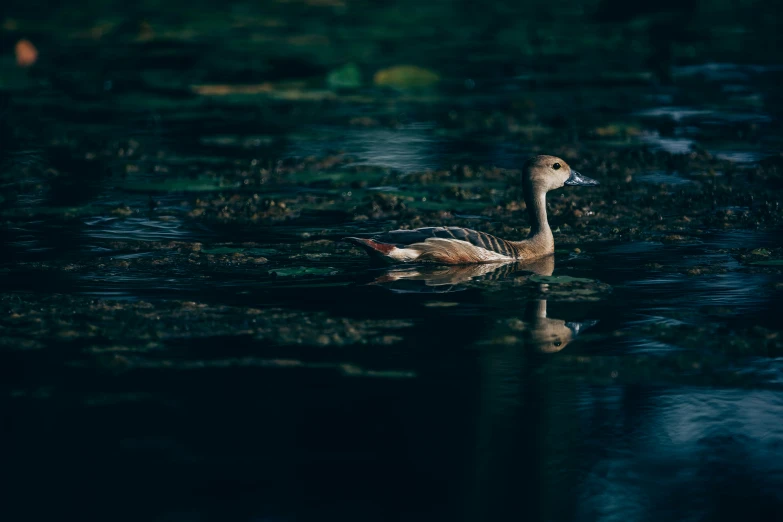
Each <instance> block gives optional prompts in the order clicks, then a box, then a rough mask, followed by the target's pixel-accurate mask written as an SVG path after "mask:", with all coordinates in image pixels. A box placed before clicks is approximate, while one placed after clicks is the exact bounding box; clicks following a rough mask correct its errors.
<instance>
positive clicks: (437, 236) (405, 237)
mask: <svg viewBox="0 0 783 522" xmlns="http://www.w3.org/2000/svg"><path fill="white" fill-rule="evenodd" d="M373 239H374V240H375V241H377V242H379V243H386V244H390V245H395V246H397V247H398V248H404V247H406V246H410V245H414V244H417V243H424V242H426V241H427V240H436V241H438V242H439V243H441V244H444V243H443V242H442V241H441V240H443V241H446V242H448V241H465V242H467V243H470V244H471V245H473V246H475V247H478V248H483V249H484V250H488V251H490V252H494V253H496V254H500V255H502V256H506V257H509V258H516V257H517V249H516V248H515V247H514V245H512V244H511V243H510V242H509V241H506V240H505V239H500V238H499V237H495V236H493V235H491V234H487V233H486V232H479V231H477V230H471V229H469V228H461V227H425V228H416V229H413V230H393V231H391V232H385V233H383V234H378V235H376V236H374V237H373Z"/></svg>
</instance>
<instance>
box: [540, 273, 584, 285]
mask: <svg viewBox="0 0 783 522" xmlns="http://www.w3.org/2000/svg"><path fill="white" fill-rule="evenodd" d="M529 280H530V281H533V282H534V283H547V284H563V283H596V282H597V281H595V280H593V279H587V278H584V277H571V276H543V275H537V274H534V275H531V276H530V277H529Z"/></svg>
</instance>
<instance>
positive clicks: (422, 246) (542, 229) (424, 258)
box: [345, 156, 598, 265]
mask: <svg viewBox="0 0 783 522" xmlns="http://www.w3.org/2000/svg"><path fill="white" fill-rule="evenodd" d="M597 184H598V182H597V181H595V180H593V179H590V178H587V177H585V176H582V175H581V174H579V173H578V172H576V171H575V170H572V169H571V167H569V166H568V164H567V163H566V162H565V161H564V160H562V159H560V158H557V157H555V156H535V157H533V158H531V159H530V160H528V161H527V162H526V163H525V166H524V168H523V169H522V185H523V188H524V191H525V203H526V205H527V211H528V215H529V216H530V225H531V228H530V235H529V236H528V237H527V238H526V239H524V240H522V241H507V240H505V239H501V238H498V237H495V236H492V235H490V234H487V233H485V232H479V231H476V230H470V229H467V228H460V227H426V228H417V229H415V230H394V231H391V232H386V233H383V234H377V235H374V236H373V237H372V238H369V239H368V238H357V237H347V238H345V241H348V242H351V243H353V244H355V245H358V246H360V247H362V248H363V249H364V250H365V251H367V253H368V254H369V255H370V257H371V258H373V259H376V260H381V261H384V262H387V263H411V262H416V263H439V264H447V265H460V264H473V263H497V262H504V261H506V262H507V261H512V260H529V259H535V258H538V257H542V256H546V255H549V254H553V253H554V251H555V242H554V238H553V237H552V231H551V229H550V228H549V223H548V221H547V217H546V193H547V192H549V191H550V190H555V189H558V188H560V187H562V186H564V185H597Z"/></svg>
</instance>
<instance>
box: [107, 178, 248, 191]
mask: <svg viewBox="0 0 783 522" xmlns="http://www.w3.org/2000/svg"><path fill="white" fill-rule="evenodd" d="M238 187H239V184H238V183H231V184H226V183H222V182H221V181H220V180H217V179H200V178H195V179H188V178H172V179H163V180H160V181H153V180H150V181H135V182H129V183H124V184H122V185H120V188H121V189H123V190H126V191H128V192H218V191H221V190H225V189H232V188H238Z"/></svg>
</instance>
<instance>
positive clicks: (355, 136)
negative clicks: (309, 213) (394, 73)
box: [288, 122, 530, 173]
mask: <svg viewBox="0 0 783 522" xmlns="http://www.w3.org/2000/svg"><path fill="white" fill-rule="evenodd" d="M311 130H312V131H313V133H314V135H316V136H317V137H318V138H317V139H316V138H313V139H299V140H293V141H292V142H291V148H290V150H289V151H288V155H289V156H298V155H302V156H322V155H324V154H328V153H330V151H331V152H333V151H339V152H341V153H344V154H346V155H348V156H350V157H352V158H356V162H355V163H354V164H355V165H371V166H374V167H384V168H389V169H393V170H397V171H400V172H403V173H410V172H421V171H426V170H435V169H444V168H450V167H451V166H452V165H454V164H457V165H460V164H466V163H467V164H484V165H493V166H497V167H501V168H519V166H520V165H521V164H522V163H523V162H524V161H525V160H526V159H527V157H528V153H529V152H530V151H529V150H521V149H520V147H519V144H518V143H516V142H514V141H512V140H489V141H482V140H481V139H474V138H465V137H463V138H455V137H453V136H442V135H439V134H438V133H437V131H438V128H437V127H436V125H435V124H434V123H430V122H422V123H412V124H408V125H402V126H400V127H397V128H394V129H390V128H378V127H373V128H356V127H351V128H347V129H346V128H338V127H326V126H317V127H313V128H311Z"/></svg>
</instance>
